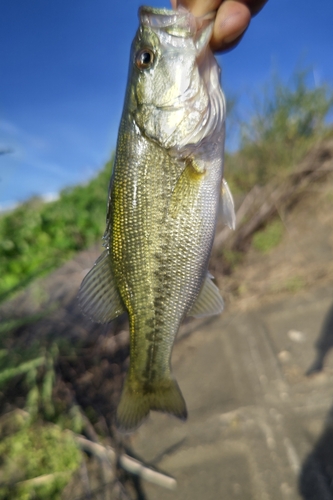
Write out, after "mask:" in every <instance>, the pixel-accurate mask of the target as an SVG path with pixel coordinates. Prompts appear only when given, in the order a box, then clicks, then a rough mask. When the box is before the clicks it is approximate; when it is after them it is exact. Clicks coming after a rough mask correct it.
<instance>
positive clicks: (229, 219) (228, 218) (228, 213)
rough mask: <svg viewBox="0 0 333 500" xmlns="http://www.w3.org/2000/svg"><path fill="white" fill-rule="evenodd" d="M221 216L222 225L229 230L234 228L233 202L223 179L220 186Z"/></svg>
mask: <svg viewBox="0 0 333 500" xmlns="http://www.w3.org/2000/svg"><path fill="white" fill-rule="evenodd" d="M221 215H222V218H223V221H224V223H225V224H226V225H227V226H229V227H230V229H235V228H236V215H235V205H234V200H233V197H232V194H231V191H230V189H229V186H228V183H227V181H226V180H225V179H222V186H221Z"/></svg>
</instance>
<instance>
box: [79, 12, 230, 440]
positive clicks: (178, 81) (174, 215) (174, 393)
mask: <svg viewBox="0 0 333 500" xmlns="http://www.w3.org/2000/svg"><path fill="white" fill-rule="evenodd" d="M139 20H140V23H139V28H138V31H137V33H136V35H135V38H134V40H133V43H132V47H131V53H130V63H129V73H128V83H127V88H126V94H125V102H124V108H123V113H122V118H121V122H120V127H119V133H118V139H117V147H116V153H115V160H114V166H113V172H112V176H111V180H110V187H109V195H108V206H107V217H106V230H105V234H104V236H103V240H104V243H103V244H104V247H105V250H104V252H103V253H102V254H101V256H100V257H99V258H98V259H97V261H96V262H95V264H94V266H93V267H92V269H91V270H90V271H89V273H88V274H87V275H86V277H85V278H84V280H83V282H82V285H81V288H80V292H79V300H80V304H81V308H82V309H83V311H84V312H85V313H86V314H87V315H88V316H89V317H90V318H91V319H92V320H94V321H98V322H100V323H108V322H110V321H112V320H113V319H114V318H116V317H117V316H119V315H120V314H122V313H124V312H126V313H127V314H128V318H129V330H130V364H129V369H128V373H127V376H126V379H125V382H124V387H123V391H122V394H121V398H120V402H119V404H118V407H117V412H116V423H117V427H118V429H119V430H121V431H123V432H131V431H133V430H135V429H137V428H138V427H139V426H140V425H141V423H142V422H143V421H144V420H145V419H146V418H147V416H148V415H149V413H150V411H151V410H155V411H160V412H164V413H168V414H171V415H174V416H175V417H178V418H179V419H182V420H185V419H186V418H187V408H186V403H185V400H184V397H183V395H182V393H181V390H180V388H179V386H178V383H177V381H176V380H175V378H174V377H173V375H172V370H171V353H172V348H173V344H174V341H175V337H176V335H177V332H178V330H179V327H180V325H181V323H182V321H183V320H184V319H185V318H186V317H187V316H194V317H204V316H210V315H214V314H220V313H221V312H222V310H223V306H224V303H223V299H222V297H221V295H220V292H219V290H218V288H217V286H216V285H215V283H214V282H213V278H212V276H211V275H210V273H209V272H208V261H209V258H210V254H211V249H212V245H213V239H214V234H215V228H216V222H217V217H218V213H219V210H220V207H221V210H222V212H223V214H224V216H225V219H226V223H227V224H228V225H229V226H230V227H232V228H233V227H234V225H235V213H234V205H233V200H232V195H231V193H230V190H229V187H228V184H227V183H226V181H225V180H224V177H223V153H224V137H225V114H226V104H225V98H224V95H223V92H222V89H221V85H220V68H219V66H218V63H217V61H216V59H215V57H214V55H213V53H212V52H211V49H210V48H209V40H210V37H211V34H212V29H213V22H214V14H209V15H207V16H204V17H201V18H196V17H194V16H193V15H192V14H191V13H190V12H189V11H187V10H186V9H185V8H183V7H179V8H178V9H177V10H168V9H156V8H152V7H145V6H143V7H141V8H140V9H139ZM221 200H222V201H221Z"/></svg>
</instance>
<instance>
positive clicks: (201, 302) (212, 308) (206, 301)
mask: <svg viewBox="0 0 333 500" xmlns="http://www.w3.org/2000/svg"><path fill="white" fill-rule="evenodd" d="M223 309H224V302H223V299H222V297H221V294H220V290H219V289H218V288H217V286H216V285H215V284H214V283H213V282H212V276H211V275H210V274H209V273H207V276H206V279H205V281H204V283H203V285H202V287H201V290H200V293H199V295H198V298H197V300H196V301H195V303H194V305H193V306H192V308H191V309H190V311H189V312H188V313H187V315H188V316H194V317H195V318H203V317H205V316H214V315H215V314H221V312H222V311H223Z"/></svg>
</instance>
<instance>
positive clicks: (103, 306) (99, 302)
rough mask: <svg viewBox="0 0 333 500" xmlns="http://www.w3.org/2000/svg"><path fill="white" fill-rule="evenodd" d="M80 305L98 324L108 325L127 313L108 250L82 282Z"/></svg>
mask: <svg viewBox="0 0 333 500" xmlns="http://www.w3.org/2000/svg"><path fill="white" fill-rule="evenodd" d="M79 303H80V307H81V309H82V311H83V312H84V313H85V314H86V315H87V316H89V318H90V319H92V320H93V321H96V322H97V323H108V322H109V321H111V320H112V319H114V318H116V317H117V316H119V315H120V314H122V313H123V312H125V308H124V306H123V303H122V301H121V298H120V295H119V293H118V290H117V288H116V286H115V283H114V278H113V275H112V271H111V266H110V261H109V252H108V250H105V251H104V252H103V253H102V255H101V256H100V257H99V258H98V259H97V260H96V262H95V264H94V266H93V267H92V269H91V270H90V271H89V273H88V274H87V276H86V277H85V278H84V280H83V281H82V284H81V287H80V291H79Z"/></svg>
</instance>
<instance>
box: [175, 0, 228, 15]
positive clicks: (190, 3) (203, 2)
mask: <svg viewBox="0 0 333 500" xmlns="http://www.w3.org/2000/svg"><path fill="white" fill-rule="evenodd" d="M221 2H222V0H200V1H198V0H171V5H172V8H173V9H176V8H177V5H183V7H185V8H186V9H188V10H189V11H190V12H192V14H193V15H194V16H197V17H200V16H204V15H205V14H208V12H212V11H214V10H217V9H218V8H219V6H220V5H221Z"/></svg>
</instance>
